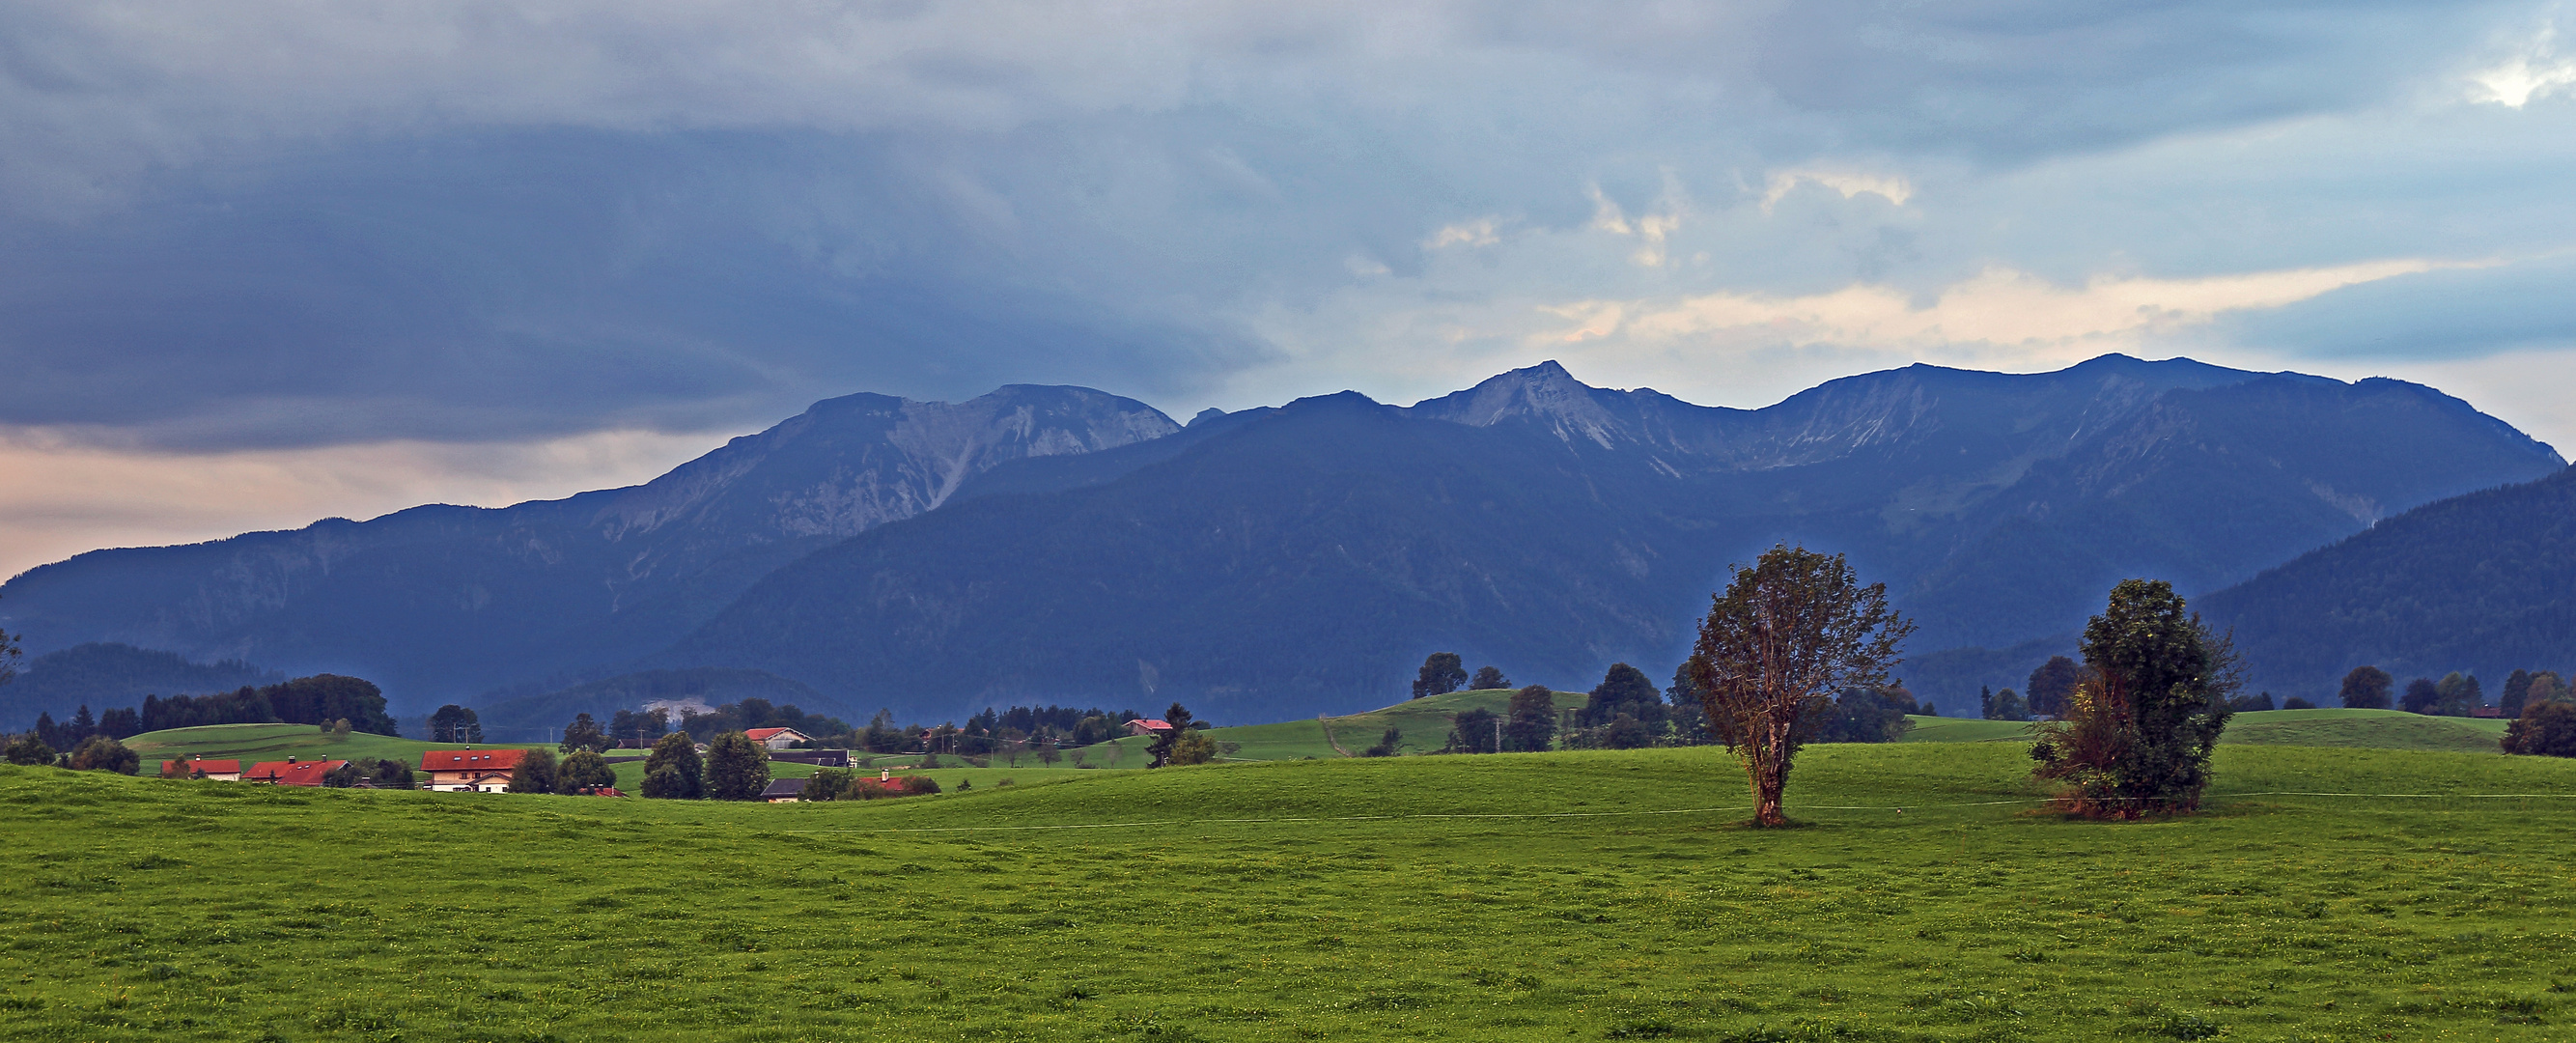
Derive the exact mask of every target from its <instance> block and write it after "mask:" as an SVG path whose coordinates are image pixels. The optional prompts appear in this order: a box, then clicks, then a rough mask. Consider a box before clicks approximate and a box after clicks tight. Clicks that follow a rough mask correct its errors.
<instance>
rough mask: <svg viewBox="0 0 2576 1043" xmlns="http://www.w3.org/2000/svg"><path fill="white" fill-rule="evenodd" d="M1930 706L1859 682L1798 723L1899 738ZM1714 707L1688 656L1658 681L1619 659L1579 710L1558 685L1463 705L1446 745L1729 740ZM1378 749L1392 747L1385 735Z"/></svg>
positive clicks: (1831, 735)
mask: <svg viewBox="0 0 2576 1043" xmlns="http://www.w3.org/2000/svg"><path fill="white" fill-rule="evenodd" d="M1925 709H1926V708H1925V707H1923V706H1921V705H1920V704H1919V703H1917V702H1916V701H1915V698H1914V694H1913V693H1911V692H1908V691H1906V690H1905V689H1904V688H1903V687H1902V686H1900V685H1895V684H1885V685H1879V686H1875V687H1870V686H1857V685H1856V686H1852V687H1849V688H1846V689H1845V690H1843V691H1841V692H1838V693H1835V694H1834V695H1833V696H1832V697H1831V698H1825V699H1819V700H1816V701H1815V702H1814V703H1813V704H1811V705H1808V706H1806V707H1805V708H1804V709H1803V710H1802V711H1801V715H1800V717H1799V720H1798V722H1797V725H1796V727H1797V728H1798V730H1799V734H1800V736H1801V737H1802V739H1803V740H1804V741H1813V742H1894V741H1896V740H1897V739H1899V738H1901V737H1903V736H1904V735H1905V733H1906V731H1907V730H1909V729H1911V728H1913V727H1914V722H1913V721H1911V720H1908V719H1907V715H1909V714H1918V713H1922V712H1923V711H1924V710H1925ZM1708 723H1709V718H1708V710H1707V707H1706V705H1705V700H1704V699H1703V698H1702V697H1701V693H1700V689H1699V686H1698V682H1696V681H1695V680H1693V679H1692V676H1691V668H1690V665H1689V664H1688V663H1685V664H1683V665H1682V666H1681V667H1680V668H1678V669H1676V670H1675V671H1674V672H1673V683H1672V685H1671V686H1670V687H1668V688H1663V689H1658V688H1656V687H1655V683H1654V681H1653V680H1651V679H1649V678H1648V677H1647V676H1646V674H1645V672H1644V671H1642V670H1639V669H1637V668H1636V667H1633V666H1630V665H1628V664H1626V663H1613V664H1611V666H1610V669H1609V670H1608V671H1606V672H1605V673H1604V674H1603V675H1602V678H1601V683H1600V684H1598V685H1595V686H1593V689H1592V691H1591V692H1590V693H1588V694H1587V696H1586V697H1585V699H1584V702H1583V705H1581V706H1579V707H1576V708H1573V709H1571V710H1559V709H1557V708H1556V693H1555V692H1554V691H1552V690H1550V689H1549V688H1548V687H1547V686H1546V685H1530V686H1527V687H1525V688H1522V689H1521V690H1519V691H1517V692H1514V693H1512V698H1511V701H1510V702H1509V703H1508V704H1507V705H1506V707H1505V709H1504V711H1503V712H1502V713H1499V714H1498V713H1495V712H1493V711H1491V710H1485V709H1470V710H1466V711H1462V712H1460V713H1458V714H1457V715H1455V716H1453V717H1452V718H1450V730H1449V736H1448V741H1447V743H1446V744H1445V745H1443V746H1442V747H1441V748H1440V752H1442V753H1524V752H1535V751H1539V750H1550V749H1568V750H1630V749H1640V748H1644V747H1649V746H1698V745H1704V744H1709V743H1715V742H1720V741H1722V740H1721V739H1720V738H1719V736H1718V735H1717V733H1715V732H1713V731H1711V730H1710V729H1709V726H1708ZM1371 749H1372V750H1377V749H1383V750H1385V751H1386V752H1388V753H1392V752H1393V750H1394V745H1393V743H1391V742H1386V741H1381V742H1380V743H1379V745H1378V746H1377V747H1372V748H1371Z"/></svg>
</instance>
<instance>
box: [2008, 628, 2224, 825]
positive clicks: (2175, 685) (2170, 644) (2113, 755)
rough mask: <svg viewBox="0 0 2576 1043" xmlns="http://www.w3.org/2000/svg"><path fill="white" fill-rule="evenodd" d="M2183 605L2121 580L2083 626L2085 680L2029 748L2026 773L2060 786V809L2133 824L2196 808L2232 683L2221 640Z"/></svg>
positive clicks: (2205, 779)
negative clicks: (2029, 762) (2152, 814)
mask: <svg viewBox="0 0 2576 1043" xmlns="http://www.w3.org/2000/svg"><path fill="white" fill-rule="evenodd" d="M2188 609H2189V606H2188V605H2186V604H2185V603H2184V601H2183V599H2182V596H2181V595H2178V594H2176V593H2174V589H2173V584H2171V583H2167V582H2165V581H2163V580H2154V581H2149V580H2143V579H2131V580H2122V581H2121V582H2120V584H2119V585H2118V586H2116V587H2113V588H2111V600H2110V605H2109V607H2108V608H2106V609H2104V610H2103V613H2102V614H2101V615H2098V616H2095V617H2093V619H2092V621H2091V622H2090V623H2088V624H2086V625H2085V627H2084V662H2085V665H2087V666H2089V667H2091V668H2092V670H2091V672H2090V673H2091V676H2090V677H2088V678H2087V679H2086V681H2085V682H2084V683H2083V684H2081V685H2078V686H2076V690H2075V695H2074V697H2073V699H2072V701H2071V705H2070V706H2069V707H2068V708H2067V714H2066V717H2065V719H2063V720H2060V721H2054V722H2050V723H2047V724H2043V725H2041V726H2039V741H2038V742H2036V743H2033V744H2032V745H2031V750H2030V755H2031V758H2032V759H2033V760H2036V761H2038V762H2039V765H2038V767H2037V768H2035V769H2034V770H2033V774H2035V775H2037V776H2038V777H2039V778H2042V779H2047V780H2051V781H2055V782H2059V783H2063V784H2065V786H2066V787H2067V788H2066V790H2065V791H2064V793H2063V800H2064V802H2065V804H2066V806H2067V807H2068V808H2069V809H2070V810H2072V811H2075V812H2076V813H2078V814H2082V815H2086V816H2088V817H2093V818H2136V817H2138V816H2140V815H2144V814H2147V813H2150V812H2159V811H2189V810H2192V809H2193V808H2196V807H2199V806H2200V794H2201V791H2202V790H2204V789H2205V788H2207V787H2208V785H2209V754H2210V750H2211V748H2212V747H2214V746H2216V745H2217V744H2218V735H2219V732H2221V731H2223V730H2225V729H2226V727H2227V719H2228V716H2229V715H2230V713H2231V711H2229V710H2228V708H2227V700H2228V698H2229V697H2230V696H2232V695H2233V694H2234V693H2235V691H2236V689H2237V687H2238V685H2239V684H2240V683H2241V682H2240V680H2239V677H2238V674H2237V668H2236V654H2235V651H2234V649H2233V648H2231V647H2230V645H2229V642H2228V641H2227V639H2226V638H2224V637H2221V636H2218V635H2217V634H2214V633H2212V632H2211V631H2210V630H2209V628H2208V627H2207V626H2205V625H2203V624H2202V623H2201V621H2200V617H2199V616H2198V615H2196V614H2192V613H2190V612H2189V611H2188Z"/></svg>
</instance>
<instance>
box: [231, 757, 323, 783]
mask: <svg viewBox="0 0 2576 1043" xmlns="http://www.w3.org/2000/svg"><path fill="white" fill-rule="evenodd" d="M347 763H349V762H348V761H261V762H259V763H257V764H253V765H251V766H250V770H249V771H247V772H243V773H242V781H244V782H274V783H276V784H278V785H280V786H319V785H321V784H322V776H324V775H328V774H330V773H331V772H333V771H334V770H337V769H338V768H339V767H340V766H341V765H343V764H347Z"/></svg>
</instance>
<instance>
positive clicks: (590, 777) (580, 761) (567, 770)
mask: <svg viewBox="0 0 2576 1043" xmlns="http://www.w3.org/2000/svg"><path fill="white" fill-rule="evenodd" d="M614 785H617V769H616V768H615V767H612V766H610V765H609V763H608V758H606V757H603V756H600V754H599V751H597V750H574V751H572V752H571V753H569V754H566V755H565V756H564V759H563V763H561V764H559V765H556V766H555V792H557V793H564V794H578V793H580V792H581V791H583V790H586V789H597V788H599V787H601V786H614Z"/></svg>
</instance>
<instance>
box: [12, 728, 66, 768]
mask: <svg viewBox="0 0 2576 1043" xmlns="http://www.w3.org/2000/svg"><path fill="white" fill-rule="evenodd" d="M0 756H6V757H7V758H8V760H9V763H11V764H23V765H37V764H52V763H53V762H54V748H53V747H51V746H47V745H45V740H43V739H39V738H37V737H36V733H34V732H28V733H27V734H25V735H21V736H19V737H18V741H16V742H12V743H10V744H9V749H8V751H7V752H6V753H5V754H0Z"/></svg>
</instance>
